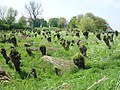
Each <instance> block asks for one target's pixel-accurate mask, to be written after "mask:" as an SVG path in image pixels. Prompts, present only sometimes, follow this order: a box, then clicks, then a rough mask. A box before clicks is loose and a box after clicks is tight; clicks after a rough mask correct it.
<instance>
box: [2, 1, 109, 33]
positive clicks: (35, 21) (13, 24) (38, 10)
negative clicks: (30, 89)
mask: <svg viewBox="0 0 120 90" xmlns="http://www.w3.org/2000/svg"><path fill="white" fill-rule="evenodd" d="M41 6H42V5H41V3H37V2H35V1H30V2H29V3H28V4H25V9H26V11H27V13H28V15H29V17H25V16H21V17H20V18H19V20H18V21H16V16H17V15H18V12H17V10H15V9H13V8H12V7H10V8H8V9H7V8H6V7H0V29H24V28H28V27H33V28H35V27H58V28H78V29H80V30H82V31H83V30H88V31H91V32H92V31H95V30H106V29H107V25H108V24H107V22H106V20H105V19H103V18H101V17H98V16H95V15H94V14H92V13H86V14H85V15H83V14H80V15H78V16H73V17H72V18H71V20H70V21H69V22H68V21H67V20H66V19H65V18H64V17H60V18H56V17H55V18H50V19H49V20H48V22H47V21H46V20H45V19H44V18H40V16H41V15H42V13H43V9H42V7H41Z"/></svg>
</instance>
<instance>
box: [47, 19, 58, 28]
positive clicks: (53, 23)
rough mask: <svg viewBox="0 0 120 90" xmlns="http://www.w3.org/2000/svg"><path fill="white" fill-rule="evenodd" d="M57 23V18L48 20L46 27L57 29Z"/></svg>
mask: <svg viewBox="0 0 120 90" xmlns="http://www.w3.org/2000/svg"><path fill="white" fill-rule="evenodd" d="M58 21H59V18H50V19H49V20H48V26H49V27H58Z"/></svg>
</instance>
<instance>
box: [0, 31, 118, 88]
mask: <svg viewBox="0 0 120 90" xmlns="http://www.w3.org/2000/svg"><path fill="white" fill-rule="evenodd" d="M38 31H39V30H38ZM23 32H24V33H26V34H27V35H28V34H29V35H30V37H28V36H26V35H23V34H21V33H20V32H16V33H15V36H16V38H17V43H18V46H17V47H16V49H17V51H18V52H19V53H20V54H21V65H20V67H21V71H19V72H16V71H15V69H14V65H13V63H12V62H11V61H10V63H9V64H8V65H7V64H6V63H5V59H4V58H3V56H2V55H1V54H0V67H2V69H3V70H5V71H6V72H7V74H8V77H9V78H10V82H4V81H0V82H1V84H0V90H120V35H119V36H118V37H117V36H114V43H110V44H111V49H108V47H107V46H106V45H105V43H104V41H103V40H101V41H100V40H98V39H97V38H96V36H95V35H94V34H93V33H90V34H89V38H88V39H85V37H84V36H83V34H82V33H81V32H80V38H78V37H77V36H72V33H69V32H68V36H66V31H64V30H63V31H61V32H60V35H61V36H62V38H64V39H65V40H70V41H71V40H75V41H78V40H79V39H81V40H82V41H83V42H82V43H81V44H84V45H85V46H86V47H87V57H84V58H85V66H86V68H85V69H78V68H76V67H72V68H71V69H68V70H65V71H64V72H62V73H61V74H60V75H56V73H55V70H54V68H55V66H54V65H53V64H51V63H49V62H44V61H43V60H42V53H41V52H40V51H34V52H33V56H29V55H28V53H27V52H26V47H25V46H24V44H26V43H27V44H31V46H30V47H31V48H39V47H40V45H45V46H46V47H52V48H53V49H54V48H57V49H58V50H57V51H52V50H48V51H47V55H48V56H51V57H56V58H59V59H63V60H65V61H67V60H72V59H73V57H75V55H76V54H79V53H80V50H79V48H78V46H77V45H76V44H74V45H72V46H70V48H69V50H68V51H66V50H65V49H64V48H63V47H62V46H61V45H60V40H58V39H57V37H55V38H54V37H53V36H54V33H55V30H51V35H52V41H51V42H48V41H47V39H46V38H45V37H43V35H42V33H43V31H42V32H41V34H40V35H39V34H37V32H34V31H31V32H30V31H29V30H28V31H23ZM11 33H12V31H6V32H4V31H1V32H0V36H3V35H4V34H6V35H7V38H8V37H9V35H10V34H11ZM35 34H37V37H35ZM101 37H102V38H103V34H102V36H101ZM1 40H2V38H0V41H1ZM3 46H4V48H5V49H6V51H7V54H8V55H9V53H10V50H11V48H10V46H12V44H11V43H9V42H6V43H1V42H0V48H2V47H3ZM33 67H34V68H35V69H36V72H37V78H34V77H33V75H31V74H30V70H31V68H33Z"/></svg>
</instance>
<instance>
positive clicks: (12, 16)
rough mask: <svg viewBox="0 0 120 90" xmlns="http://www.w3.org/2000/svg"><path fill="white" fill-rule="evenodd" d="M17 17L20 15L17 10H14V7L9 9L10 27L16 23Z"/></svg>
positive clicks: (7, 18)
mask: <svg viewBox="0 0 120 90" xmlns="http://www.w3.org/2000/svg"><path fill="white" fill-rule="evenodd" d="M17 15H18V12H17V10H15V9H13V8H12V7H10V8H9V9H8V11H7V15H6V20H7V22H8V24H9V25H11V24H12V23H13V22H14V21H15V19H16V16H17Z"/></svg>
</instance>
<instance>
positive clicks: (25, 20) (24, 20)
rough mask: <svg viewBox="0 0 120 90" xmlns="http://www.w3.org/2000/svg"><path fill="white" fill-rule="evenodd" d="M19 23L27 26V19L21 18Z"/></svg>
mask: <svg viewBox="0 0 120 90" xmlns="http://www.w3.org/2000/svg"><path fill="white" fill-rule="evenodd" d="M18 22H19V23H21V24H24V25H26V24H27V18H26V17H25V16H21V17H20V18H19V20H18Z"/></svg>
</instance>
